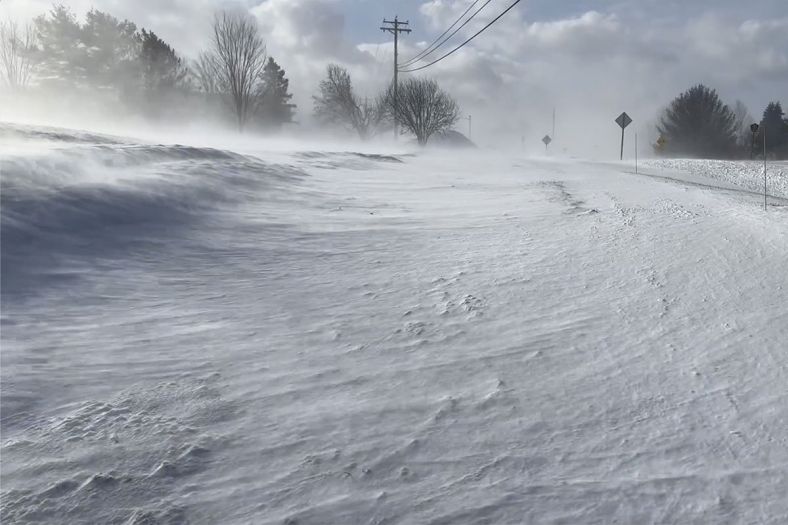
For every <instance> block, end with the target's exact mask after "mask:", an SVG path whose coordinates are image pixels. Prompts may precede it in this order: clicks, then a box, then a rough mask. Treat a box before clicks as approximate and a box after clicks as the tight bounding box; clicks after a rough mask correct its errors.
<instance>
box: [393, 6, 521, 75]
mask: <svg viewBox="0 0 788 525" xmlns="http://www.w3.org/2000/svg"><path fill="white" fill-rule="evenodd" d="M520 1H521V0H515V1H514V2H513V3H512V5H510V6H509V7H507V8H506V9H505V10H504V12H503V13H501V14H500V15H498V16H496V17H495V18H493V19H492V21H491V22H490V23H489V24H487V25H486V26H484V27H483V28H481V29H480V30H479V31H477V32H476V33H475V34H474V35H473V36H471V37H470V38H469V39H468V40H466V41H465V42H463V43H462V44H460V45H459V46H457V47H455V48H454V49H452V50H451V51H449V52H448V53H446V54H445V55H443V56H442V57H440V58H438V59H435V60H433V61H432V62H430V63H429V64H425V65H423V66H420V67H416V68H413V69H400V73H412V72H414V71H419V70H420V69H424V68H427V67H430V66H431V65H433V64H437V63H438V62H440V61H441V60H443V59H444V58H446V57H448V56H450V55H452V54H454V53H455V52H456V51H459V50H460V49H461V48H462V47H463V46H465V44H467V43H468V42H470V41H471V40H473V39H474V38H476V37H477V36H479V35H480V34H482V33H483V32H484V31H485V30H486V29H487V28H488V27H490V26H491V25H493V24H494V23H495V22H497V21H498V20H499V19H500V18H501V17H502V16H503V15H505V14H506V13H508V12H509V11H511V10H512V8H513V7H514V6H516V5H517V4H519V3H520Z"/></svg>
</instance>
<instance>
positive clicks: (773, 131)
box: [758, 102, 788, 157]
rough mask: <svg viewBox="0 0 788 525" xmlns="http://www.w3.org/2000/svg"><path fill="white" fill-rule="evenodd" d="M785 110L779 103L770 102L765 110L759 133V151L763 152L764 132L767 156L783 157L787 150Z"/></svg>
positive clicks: (787, 137) (787, 138)
mask: <svg viewBox="0 0 788 525" xmlns="http://www.w3.org/2000/svg"><path fill="white" fill-rule="evenodd" d="M783 115H784V113H783V108H782V106H781V105H780V103H779V102H770V103H769V105H767V106H766V109H765V110H763V118H762V119H761V128H760V131H759V133H758V144H759V151H760V152H763V138H764V132H765V135H766V154H767V155H770V156H778V157H782V156H783V154H784V153H785V150H786V142H788V134H787V133H786V131H785V122H784V120H783Z"/></svg>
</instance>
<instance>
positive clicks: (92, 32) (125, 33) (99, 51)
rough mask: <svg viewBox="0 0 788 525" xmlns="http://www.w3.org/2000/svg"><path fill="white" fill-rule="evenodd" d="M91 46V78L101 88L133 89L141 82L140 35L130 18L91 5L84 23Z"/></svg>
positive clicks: (88, 64)
mask: <svg viewBox="0 0 788 525" xmlns="http://www.w3.org/2000/svg"><path fill="white" fill-rule="evenodd" d="M81 40H82V44H83V45H84V46H85V47H86V48H87V54H88V61H87V62H86V68H85V69H86V73H87V81H88V82H89V83H90V84H91V85H92V86H94V87H98V88H116V89H118V88H119V89H123V90H126V89H129V88H131V87H136V86H137V85H138V84H139V78H140V75H139V62H138V58H139V55H140V45H141V41H140V36H139V33H137V26H136V25H134V23H133V22H129V21H128V20H123V21H119V20H118V19H117V18H115V17H114V16H112V15H110V14H108V13H104V12H102V11H97V10H96V9H91V10H90V11H88V14H87V15H86V17H85V24H84V25H83V26H82V39H81Z"/></svg>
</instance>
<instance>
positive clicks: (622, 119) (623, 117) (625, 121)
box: [616, 111, 632, 129]
mask: <svg viewBox="0 0 788 525" xmlns="http://www.w3.org/2000/svg"><path fill="white" fill-rule="evenodd" d="M616 124H618V125H619V126H621V129H624V128H625V127H627V126H629V125H630V124H632V119H631V118H629V115H627V113H626V111H625V112H624V113H622V114H620V115H619V116H618V118H617V119H616Z"/></svg>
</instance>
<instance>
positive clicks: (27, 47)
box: [0, 20, 34, 88]
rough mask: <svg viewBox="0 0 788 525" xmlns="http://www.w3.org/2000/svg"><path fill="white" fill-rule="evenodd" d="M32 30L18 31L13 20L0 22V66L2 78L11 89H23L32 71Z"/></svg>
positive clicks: (28, 27) (26, 27) (28, 28)
mask: <svg viewBox="0 0 788 525" xmlns="http://www.w3.org/2000/svg"><path fill="white" fill-rule="evenodd" d="M33 44H34V33H33V28H32V27H31V26H29V25H27V26H25V27H24V29H20V28H19V26H18V25H17V23H16V22H15V21H13V20H5V21H3V22H0V65H2V76H3V79H4V80H5V82H6V84H8V86H9V87H11V88H20V87H25V86H26V85H27V84H28V83H29V82H30V76H31V73H32V71H33V56H32V51H33Z"/></svg>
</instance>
